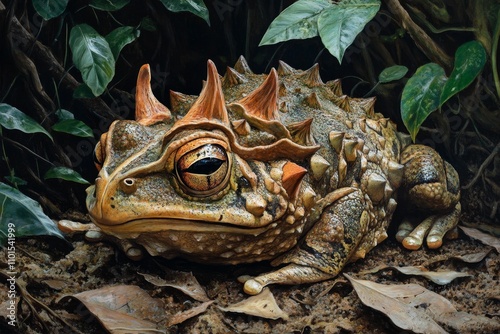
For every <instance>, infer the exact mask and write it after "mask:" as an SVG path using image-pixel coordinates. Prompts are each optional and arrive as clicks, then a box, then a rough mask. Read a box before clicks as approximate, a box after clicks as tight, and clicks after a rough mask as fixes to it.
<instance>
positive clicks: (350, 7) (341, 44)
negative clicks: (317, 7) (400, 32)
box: [318, 0, 380, 62]
mask: <svg viewBox="0 0 500 334" xmlns="http://www.w3.org/2000/svg"><path fill="white" fill-rule="evenodd" d="M379 9H380V0H346V1H341V2H338V3H337V4H336V5H335V6H332V7H330V8H327V9H325V10H324V11H322V12H321V14H320V15H319V17H318V31H319V36H320V37H321V41H322V42H323V44H324V45H325V47H326V48H327V49H328V51H330V53H331V54H332V55H333V56H334V57H335V58H337V59H338V60H339V62H342V58H343V57H344V52H345V50H346V49H347V48H348V47H349V46H350V45H351V44H352V42H354V39H355V38H356V36H357V35H358V34H359V33H360V32H361V31H362V30H363V28H364V27H365V25H366V24H367V23H368V22H369V21H370V20H371V19H372V18H373V17H374V16H375V14H377V12H378V10H379Z"/></svg>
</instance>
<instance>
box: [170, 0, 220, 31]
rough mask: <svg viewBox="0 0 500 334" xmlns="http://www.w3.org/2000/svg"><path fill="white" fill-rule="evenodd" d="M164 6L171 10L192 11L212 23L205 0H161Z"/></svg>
mask: <svg viewBox="0 0 500 334" xmlns="http://www.w3.org/2000/svg"><path fill="white" fill-rule="evenodd" d="M160 1H161V3H162V4H163V6H165V8H167V9H168V10H169V11H171V12H190V13H192V14H194V15H196V16H198V17H201V18H202V19H204V20H205V22H207V24H208V25H210V18H209V15H208V9H207V6H205V3H203V0H160Z"/></svg>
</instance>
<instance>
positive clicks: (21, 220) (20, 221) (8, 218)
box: [0, 182, 64, 245]
mask: <svg viewBox="0 0 500 334" xmlns="http://www.w3.org/2000/svg"><path fill="white" fill-rule="evenodd" d="M9 229H10V231H9ZM9 232H10V233H11V234H12V235H10V236H9ZM34 235H53V236H57V237H59V238H61V239H64V237H63V235H62V234H61V232H60V231H59V230H58V229H57V227H56V225H55V224H54V222H53V221H52V220H51V219H50V218H49V217H47V216H46V215H45V214H44V213H43V211H42V208H41V207H40V204H38V203H37V202H36V201H34V200H32V199H31V198H29V197H28V196H26V195H24V194H23V193H21V192H20V191H19V190H17V189H15V188H12V187H9V186H8V185H6V184H5V183H1V182H0V245H7V244H8V241H9V240H10V239H9V237H15V238H19V237H28V236H34ZM9 245H10V244H9Z"/></svg>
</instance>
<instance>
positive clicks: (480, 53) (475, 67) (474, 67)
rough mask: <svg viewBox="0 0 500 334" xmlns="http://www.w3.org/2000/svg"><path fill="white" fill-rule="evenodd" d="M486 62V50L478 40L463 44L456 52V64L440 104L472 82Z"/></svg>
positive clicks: (445, 86)
mask: <svg viewBox="0 0 500 334" xmlns="http://www.w3.org/2000/svg"><path fill="white" fill-rule="evenodd" d="M485 63H486V51H485V50H484V48H483V46H482V45H481V43H479V42H478V41H470V42H467V43H465V44H462V45H461V46H460V47H459V48H458V49H457V52H456V53H455V65H454V68H453V71H452V72H451V75H450V78H449V79H448V81H447V82H446V84H445V85H444V88H443V91H442V93H441V101H440V104H439V105H440V106H442V105H443V104H444V103H445V102H446V101H448V100H449V99H450V98H451V97H452V96H453V95H455V94H457V93H458V92H460V91H461V90H463V89H464V88H466V87H467V86H469V85H470V84H471V82H472V81H474V79H476V77H477V76H478V74H479V73H481V71H482V70H483V67H484V64H485Z"/></svg>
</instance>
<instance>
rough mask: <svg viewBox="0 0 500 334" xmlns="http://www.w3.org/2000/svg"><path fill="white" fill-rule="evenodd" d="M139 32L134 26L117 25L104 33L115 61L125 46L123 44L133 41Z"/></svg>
mask: <svg viewBox="0 0 500 334" xmlns="http://www.w3.org/2000/svg"><path fill="white" fill-rule="evenodd" d="M140 34H141V32H140V30H137V29H135V28H134V27H119V28H116V29H115V30H113V31H112V32H110V33H109V34H108V35H106V37H105V38H106V40H107V41H108V44H109V47H110V48H111V52H112V53H113V56H114V57H115V61H116V60H117V59H118V56H119V55H120V51H122V49H123V48H124V47H125V45H127V44H130V43H132V42H133V41H135V40H136V39H137V38H138V37H139V35H140Z"/></svg>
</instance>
